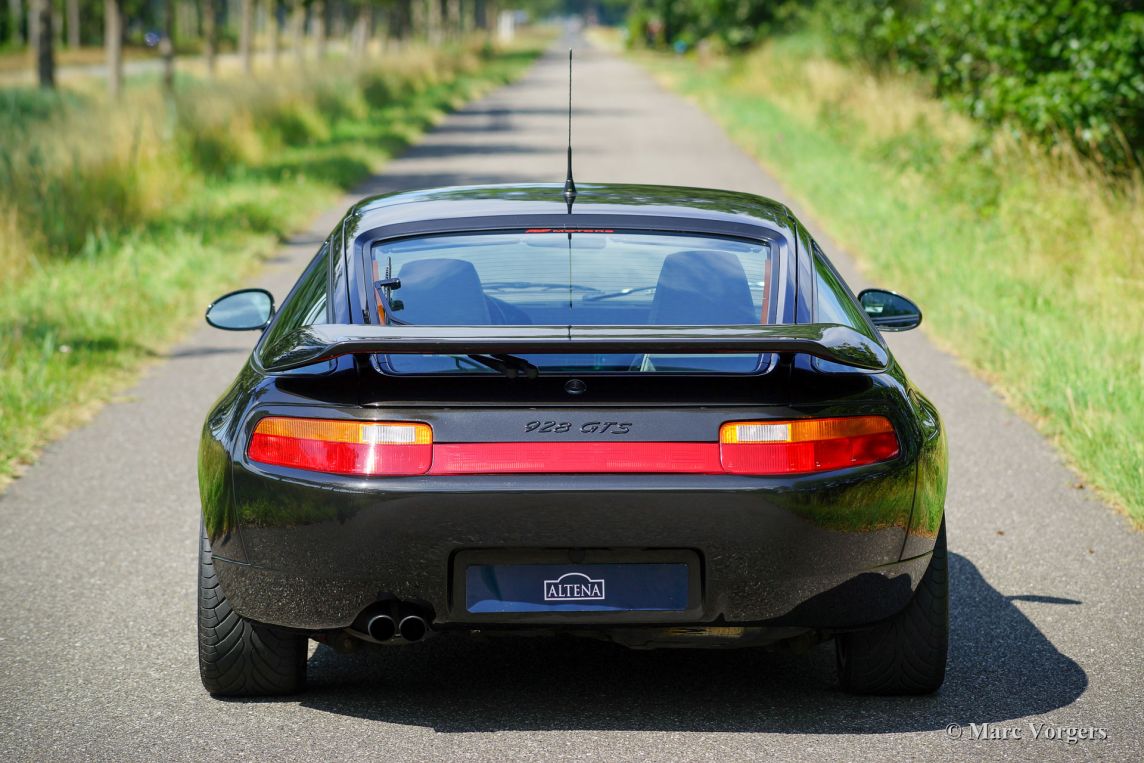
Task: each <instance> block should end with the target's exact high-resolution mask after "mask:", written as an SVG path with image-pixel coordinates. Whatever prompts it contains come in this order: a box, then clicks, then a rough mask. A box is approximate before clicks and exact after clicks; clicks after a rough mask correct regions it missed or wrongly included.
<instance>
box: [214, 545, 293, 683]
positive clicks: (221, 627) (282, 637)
mask: <svg viewBox="0 0 1144 763" xmlns="http://www.w3.org/2000/svg"><path fill="white" fill-rule="evenodd" d="M200 533H201V540H200V543H199V675H200V676H201V677H202V679H203V686H204V687H206V690H207V691H209V692H210V693H211V694H212V695H214V696H216V697H265V696H272V695H277V694H292V693H294V692H297V691H301V690H302V688H303V687H304V686H305V683H306V652H307V638H306V637H305V636H302V635H298V634H294V633H290V632H287V631H282V630H279V629H277V628H271V627H270V626H267V625H261V624H259V623H253V622H250V621H249V620H244V619H243V618H241V617H239V615H238V613H236V612H235V611H234V610H233V609H231V608H230V604H228V603H227V600H226V596H224V595H223V592H222V589H221V588H219V584H218V576H217V575H216V574H215V569H214V561H213V560H212V559H211V544H210V541H209V540H208V539H207V536H206V533H205V532H202V531H200Z"/></svg>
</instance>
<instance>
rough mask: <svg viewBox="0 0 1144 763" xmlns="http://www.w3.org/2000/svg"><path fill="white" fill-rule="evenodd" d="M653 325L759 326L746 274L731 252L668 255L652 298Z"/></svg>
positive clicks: (712, 251)
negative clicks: (746, 324) (753, 324)
mask: <svg viewBox="0 0 1144 763" xmlns="http://www.w3.org/2000/svg"><path fill="white" fill-rule="evenodd" d="M648 322H649V323H651V324H653V325H660V326H663V325H697V326H710V325H717V324H742V323H758V322H759V315H758V314H756V312H755V304H754V302H753V301H752V300H751V287H750V286H749V285H748V283H747V273H746V271H744V270H743V265H742V263H741V262H739V258H738V257H736V256H735V255H733V254H731V253H730V252H719V251H714V250H710V251H698V250H697V251H687V252H676V253H675V254H669V255H668V256H667V258H666V259H664V261H663V267H662V268H661V269H660V271H659V283H658V284H657V285H656V287H655V296H654V297H653V298H652V303H651V315H650V317H649V319H648Z"/></svg>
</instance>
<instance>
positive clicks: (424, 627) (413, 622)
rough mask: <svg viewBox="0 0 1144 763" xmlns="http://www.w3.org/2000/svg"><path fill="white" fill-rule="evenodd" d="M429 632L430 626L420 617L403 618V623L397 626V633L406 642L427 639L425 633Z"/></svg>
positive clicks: (409, 616)
mask: <svg viewBox="0 0 1144 763" xmlns="http://www.w3.org/2000/svg"><path fill="white" fill-rule="evenodd" d="M428 630H429V624H428V623H427V622H425V618H423V617H421V616H420V615H406V616H405V617H403V618H401V622H400V623H399V624H398V625H397V632H398V633H400V634H401V638H403V639H405V640H406V641H420V640H421V639H423V638H425V633H426V631H428Z"/></svg>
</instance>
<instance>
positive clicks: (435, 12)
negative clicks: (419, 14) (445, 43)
mask: <svg viewBox="0 0 1144 763" xmlns="http://www.w3.org/2000/svg"><path fill="white" fill-rule="evenodd" d="M444 2H445V0H428V4H429V13H428V14H427V16H428V18H427V19H426V24H427V26H428V27H429V44H430V45H440V44H441V20H442V18H444V15H445V14H444V13H443V10H444V9H443V8H442V7H441V5H442V3H444Z"/></svg>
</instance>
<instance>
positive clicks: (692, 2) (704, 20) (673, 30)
mask: <svg viewBox="0 0 1144 763" xmlns="http://www.w3.org/2000/svg"><path fill="white" fill-rule="evenodd" d="M798 6H799V3H797V2H794V1H793V0H643V1H642V2H640V3H638V4H636V6H635V8H633V10H632V12H631V13H630V14H629V16H628V30H629V40H630V41H631V42H632V44H636V45H646V46H647V47H660V46H668V47H677V48H681V49H686V48H690V47H692V46H694V45H697V44H698V43H700V42H701V41H707V42H711V43H716V44H718V45H719V46H720V47H722V48H724V49H732V50H734V49H742V48H747V47H749V46H751V45H754V44H755V43H757V42H759V41H761V40H762V39H763V37H764V36H766V34H768V33H769V32H771V31H773V30H774V29H775V28H776V27H779V26H782V25H783V24H785V22H787V21H789V20H790V19H791V18H792V17H793V16H794V10H795V9H796V8H797V7H798Z"/></svg>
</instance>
